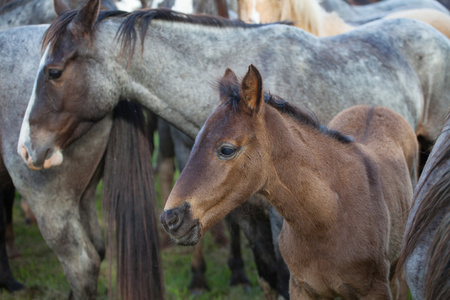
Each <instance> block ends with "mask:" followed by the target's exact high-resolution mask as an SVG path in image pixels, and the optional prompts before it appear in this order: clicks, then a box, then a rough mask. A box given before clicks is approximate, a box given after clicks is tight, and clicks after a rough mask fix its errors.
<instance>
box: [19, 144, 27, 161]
mask: <svg viewBox="0 0 450 300" xmlns="http://www.w3.org/2000/svg"><path fill="white" fill-rule="evenodd" d="M20 154H21V156H22V159H23V160H24V161H25V162H26V163H28V160H29V157H28V151H27V148H25V146H22V147H21V148H20Z"/></svg>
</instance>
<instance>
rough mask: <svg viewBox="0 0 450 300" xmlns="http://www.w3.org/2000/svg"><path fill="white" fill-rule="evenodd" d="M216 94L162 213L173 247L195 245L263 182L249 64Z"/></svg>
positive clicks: (258, 91)
mask: <svg viewBox="0 0 450 300" xmlns="http://www.w3.org/2000/svg"><path fill="white" fill-rule="evenodd" d="M219 90H220V99H221V103H220V105H219V106H218V107H217V108H216V109H215V111H214V112H213V114H212V115H211V116H210V117H209V118H208V120H207V121H206V123H205V125H204V126H203V128H202V130H201V131H200V133H199V134H198V136H197V138H196V142H195V144H194V147H193V149H192V152H191V156H190V158H189V161H188V163H187V165H186V167H185V168H184V170H183V172H182V173H181V175H180V177H179V179H178V180H177V183H176V184H175V186H174V188H173V190H172V192H171V194H170V196H169V198H168V200H167V202H166V206H165V208H164V211H163V212H162V213H161V217H160V219H161V223H162V225H163V227H164V229H165V230H166V231H167V232H168V233H169V234H170V235H171V237H172V238H173V240H174V241H175V242H176V243H178V244H182V245H194V244H196V243H197V242H198V240H199V238H200V237H201V235H203V233H204V232H205V231H206V230H207V229H208V228H210V227H211V226H212V225H214V224H215V223H216V222H218V221H219V220H220V219H222V218H223V217H225V216H226V215H227V214H228V213H229V212H230V211H231V210H233V209H234V208H236V207H237V206H239V205H240V204H242V203H243V202H244V201H245V200H247V199H248V198H250V196H252V195H253V194H255V193H256V192H258V191H259V190H260V188H261V187H262V186H263V185H264V183H265V178H266V174H265V171H264V170H262V169H261V168H260V166H261V164H262V163H263V160H264V159H267V157H266V156H267V154H266V153H264V152H263V151H259V150H260V149H263V147H262V146H261V144H260V143H261V142H260V140H261V139H262V136H264V130H261V128H260V126H258V124H260V123H261V122H263V117H262V113H261V111H262V110H264V106H263V102H264V100H263V97H264V96H263V95H264V94H263V90H262V78H261V75H260V73H259V71H258V70H257V69H256V68H255V67H254V66H252V65H251V66H250V67H249V70H248V72H247V74H246V75H245V77H244V78H243V80H242V83H241V84H239V82H238V79H237V77H236V75H235V74H234V73H233V71H231V70H230V69H227V71H226V72H225V75H224V77H223V78H222V79H221V81H220V83H219ZM237 124H238V125H237ZM250 174H251V176H250ZM254 174H258V175H257V176H255V175H254ZM211 191H214V192H211Z"/></svg>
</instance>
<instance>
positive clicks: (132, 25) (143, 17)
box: [41, 8, 292, 56]
mask: <svg viewBox="0 0 450 300" xmlns="http://www.w3.org/2000/svg"><path fill="white" fill-rule="evenodd" d="M77 12H78V10H71V11H67V12H64V13H63V14H61V15H60V16H58V17H57V18H56V19H55V20H54V21H53V22H52V24H51V25H50V27H49V28H48V29H47V31H46V33H45V35H44V39H43V42H42V47H41V51H42V49H45V48H46V47H47V45H49V44H50V45H51V47H52V48H53V47H54V45H55V44H57V41H58V40H59V39H60V37H61V36H62V35H63V34H64V33H65V32H66V30H67V26H68V25H69V24H70V22H71V21H72V20H73V19H74V18H75V17H76V15H77ZM112 17H123V18H124V20H123V21H122V23H121V25H120V27H119V29H118V31H117V33H116V37H117V38H118V40H119V41H120V42H121V47H122V53H124V52H127V51H128V50H131V51H130V52H129V53H130V56H131V55H132V53H133V52H134V48H135V45H136V37H137V33H136V27H137V26H136V25H138V26H139V36H140V38H141V44H142V47H143V44H144V39H145V35H146V33H147V30H148V27H149V26H150V23H151V22H152V21H153V20H164V21H169V22H179V23H188V24H198V25H204V26H211V27H220V28H223V27H235V28H254V27H261V26H266V25H268V24H247V23H245V22H243V21H241V20H229V19H225V18H222V17H219V16H211V15H189V14H184V13H181V12H177V11H173V10H170V9H165V8H160V9H142V10H136V11H133V12H124V11H101V12H100V13H99V16H98V18H97V21H96V23H95V24H94V28H93V29H92V32H91V33H90V34H91V35H93V34H94V31H95V27H96V26H97V25H98V24H99V23H101V22H102V21H104V20H106V19H108V18H112ZM272 24H286V25H291V24H292V23H291V22H276V23H272ZM52 48H51V49H50V52H51V51H52V50H53V49H52Z"/></svg>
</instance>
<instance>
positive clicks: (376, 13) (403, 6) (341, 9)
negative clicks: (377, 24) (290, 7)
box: [320, 0, 449, 25]
mask: <svg viewBox="0 0 450 300" xmlns="http://www.w3.org/2000/svg"><path fill="white" fill-rule="evenodd" d="M320 4H321V6H322V7H323V8H325V9H326V10H327V11H328V12H336V13H337V14H338V15H339V16H340V17H341V18H342V19H344V20H345V22H348V23H351V24H353V25H361V24H365V23H367V22H371V21H375V20H378V19H381V18H383V17H385V16H387V15H388V14H390V13H393V12H397V11H400V10H410V9H422V8H430V9H434V10H438V11H440V12H442V13H444V14H447V15H448V14H449V11H448V10H447V8H445V7H444V6H443V5H442V4H440V3H439V2H438V1H434V0H384V1H380V2H376V3H372V4H368V5H361V6H352V5H350V4H348V3H346V2H345V1H343V0H322V1H321V3H320Z"/></svg>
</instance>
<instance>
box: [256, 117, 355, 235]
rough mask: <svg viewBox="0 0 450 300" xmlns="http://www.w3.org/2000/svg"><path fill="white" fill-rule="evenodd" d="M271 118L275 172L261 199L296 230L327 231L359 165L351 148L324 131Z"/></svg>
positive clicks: (270, 133)
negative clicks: (345, 175) (347, 177)
mask: <svg viewBox="0 0 450 300" xmlns="http://www.w3.org/2000/svg"><path fill="white" fill-rule="evenodd" d="M267 115H268V116H266V131H267V132H268V134H267V136H270V141H269V143H268V145H272V148H271V149H270V153H269V154H268V155H269V156H270V157H271V159H272V161H271V167H270V168H271V169H273V170H271V171H270V172H269V174H271V175H270V177H269V179H268V180H267V184H266V186H265V187H264V188H263V189H262V191H261V193H262V194H263V195H264V196H265V197H266V198H267V199H268V200H269V201H270V202H271V204H272V205H273V206H274V207H275V208H276V209H277V210H278V212H279V213H280V214H281V215H282V216H283V218H284V219H285V220H286V222H287V223H288V224H289V225H291V227H292V228H297V229H298V230H300V231H302V232H305V233H307V232H311V230H315V231H317V230H323V229H326V228H328V227H329V226H331V225H332V223H333V222H334V221H335V220H336V218H337V214H338V206H342V205H343V204H342V203H339V204H338V201H340V199H339V196H338V195H339V194H340V193H339V191H338V189H339V187H342V186H343V185H342V182H341V176H340V175H341V172H352V171H354V170H351V169H353V168H354V167H355V166H358V165H359V164H358V163H355V158H354V155H353V153H351V151H349V148H348V147H346V146H345V145H344V144H342V143H340V142H338V141H337V140H334V139H333V138H332V137H329V136H326V135H325V134H323V133H321V132H319V130H317V129H314V128H311V127H310V126H309V125H301V124H298V122H297V121H295V120H290V117H287V116H280V113H278V112H275V113H273V112H271V113H268V114H267ZM273 124H277V125H276V126H274V125H273ZM281 145H282V146H281Z"/></svg>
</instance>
